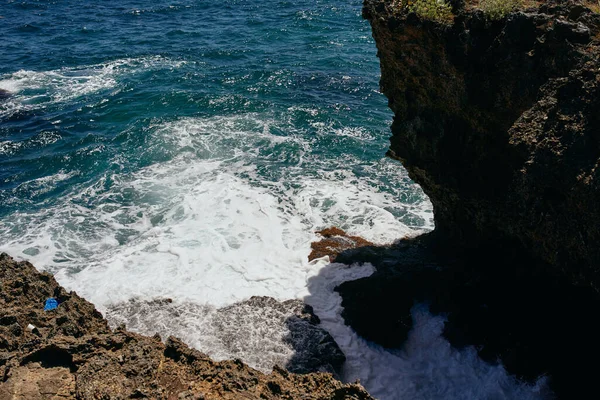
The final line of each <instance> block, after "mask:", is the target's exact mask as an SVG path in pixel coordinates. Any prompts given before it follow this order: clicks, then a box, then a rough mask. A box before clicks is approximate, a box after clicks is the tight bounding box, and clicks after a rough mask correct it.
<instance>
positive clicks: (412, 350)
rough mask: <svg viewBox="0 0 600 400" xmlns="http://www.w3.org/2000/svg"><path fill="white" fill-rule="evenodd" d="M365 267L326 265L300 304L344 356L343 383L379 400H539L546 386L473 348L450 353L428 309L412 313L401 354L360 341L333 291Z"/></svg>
mask: <svg viewBox="0 0 600 400" xmlns="http://www.w3.org/2000/svg"><path fill="white" fill-rule="evenodd" d="M373 271H374V268H373V267H372V266H370V265H369V264H364V265H353V266H350V267H348V266H346V265H343V264H329V265H326V266H324V267H323V268H322V269H321V270H320V271H319V274H318V275H315V276H313V277H311V278H310V279H309V281H308V289H309V292H310V294H309V295H308V296H307V297H306V298H305V302H306V303H308V304H310V305H312V306H313V307H314V310H315V313H316V314H317V315H319V317H320V318H321V324H322V326H323V327H324V328H325V329H327V330H328V331H329V333H331V335H332V336H333V337H334V339H335V340H336V342H337V343H338V345H339V346H340V348H341V349H342V350H343V351H344V353H345V354H346V363H345V366H344V379H345V380H346V381H348V382H352V381H355V380H356V379H360V381H361V383H362V384H363V385H364V386H365V387H367V388H368V389H369V391H370V392H371V393H372V394H373V395H374V396H375V397H377V398H379V399H415V400H416V399H423V400H425V399H456V400H458V399H490V400H491V399H494V400H501V399H506V400H508V399H520V400H521V399H523V400H524V399H532V400H533V399H544V398H549V396H548V389H547V386H546V383H545V380H543V379H542V380H540V381H539V382H538V383H537V384H536V385H525V384H522V383H519V382H517V381H516V380H515V379H514V378H512V377H511V376H509V375H507V373H506V371H505V370H504V368H503V367H502V366H501V365H496V366H492V365H489V364H487V363H485V362H483V361H482V360H481V359H479V358H478V357H477V352H476V351H475V349H474V348H467V349H465V350H462V351H459V350H456V349H453V348H452V347H451V346H450V344H449V343H448V342H447V341H446V340H445V339H444V338H443V337H442V336H441V333H442V330H443V325H444V319H443V318H442V317H433V316H431V314H429V312H428V310H427V307H425V306H423V305H415V306H414V307H413V309H412V314H413V321H414V327H413V330H412V331H411V332H410V334H409V337H408V340H407V342H406V343H405V345H404V347H403V348H402V349H401V350H396V351H389V350H386V349H384V348H382V347H381V346H378V345H376V344H373V343H369V342H367V341H365V340H364V339H362V338H361V337H359V336H358V335H357V334H356V333H355V332H354V331H353V330H352V329H351V328H350V327H348V326H347V325H345V324H344V320H343V318H342V316H341V312H342V307H341V297H340V295H339V294H338V293H337V292H335V291H334V290H333V289H334V288H335V287H336V286H337V285H339V284H340V283H342V282H344V281H348V280H355V279H359V278H362V277H366V276H369V275H370V274H371V273H372V272H373Z"/></svg>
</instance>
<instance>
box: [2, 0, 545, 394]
mask: <svg viewBox="0 0 600 400" xmlns="http://www.w3.org/2000/svg"><path fill="white" fill-rule="evenodd" d="M360 13H361V2H360V0H352V1H342V0H323V1H319V0H312V1H309V0H299V1H258V0H247V1H242V0H224V1H214V0H209V1H199V0H195V1H194V0H180V1H165V0H158V1H152V2H150V1H145V2H144V1H129V0H124V1H123V0H120V1H114V0H106V1H102V2H81V1H74V0H64V1H4V2H2V3H1V4H0V17H1V18H0V36H1V40H0V90H1V91H0V95H1V96H0V251H6V252H8V253H9V254H11V255H13V256H15V257H18V258H24V259H28V260H31V261H32V262H33V263H34V264H35V265H36V266H37V267H38V268H40V269H45V270H48V271H50V272H52V273H54V274H55V276H56V278H57V279H58V281H59V282H60V283H61V284H63V285H64V286H66V287H67V288H69V289H75V290H77V292H78V293H79V294H80V295H83V296H85V297H86V298H87V299H89V300H90V301H92V302H94V304H95V305H96V306H97V307H98V308H99V309H100V310H101V311H103V312H104V311H106V310H109V309H111V307H113V306H114V305H115V304H122V303H123V302H126V301H128V300H130V299H141V300H150V299H153V298H157V297H170V298H172V299H173V300H174V304H176V305H178V307H183V308H185V307H187V309H188V312H187V314H186V315H187V318H188V320H186V321H183V322H180V323H178V324H172V325H169V321H165V329H167V330H168V329H169V326H171V327H172V329H175V328H174V326H175V325H177V326H180V330H176V331H173V332H172V333H173V334H176V335H178V336H181V337H182V338H183V339H184V340H185V341H186V342H187V343H189V344H191V345H193V346H195V347H197V348H199V349H201V350H203V351H205V352H207V353H209V354H211V355H212V356H213V357H215V358H229V357H244V354H245V355H246V356H247V357H246V361H247V362H250V363H251V365H253V366H255V367H257V368H261V369H263V370H268V369H269V368H270V364H269V359H264V357H263V359H261V354H253V355H250V356H248V354H247V353H244V354H237V353H228V352H227V351H228V350H223V349H221V348H220V347H219V345H217V344H215V341H214V338H213V336H214V335H212V334H211V331H210V327H207V326H206V324H203V321H206V320H207V317H206V315H199V313H200V311H198V310H203V311H202V312H204V313H210V311H207V310H209V308H210V307H221V306H226V305H229V304H232V303H234V302H236V301H240V300H244V299H247V298H248V297H250V296H252V295H268V296H273V297H275V298H277V299H280V300H285V299H289V298H302V299H304V300H305V301H306V302H308V303H310V304H312V305H313V306H314V307H315V310H316V311H317V313H318V314H319V315H320V316H321V320H322V321H323V326H324V327H325V328H326V329H328V330H329V331H330V332H331V333H332V335H333V336H334V338H335V339H336V340H337V341H338V343H340V346H341V348H342V350H344V352H345V353H346V355H347V357H348V362H347V365H346V367H345V371H344V373H343V376H342V378H343V379H345V380H347V381H351V380H354V379H357V378H360V379H361V381H362V382H363V383H364V384H365V386H367V388H368V389H369V390H370V391H371V392H372V393H374V394H375V395H377V396H378V397H379V398H382V399H396V398H415V399H417V398H422V399H433V398H436V399H459V398H465V397H464V396H465V395H468V396H472V397H471V398H490V399H492V398H493V399H505V398H507V399H508V398H538V397H537V393H538V389H539V388H537V387H533V388H532V387H526V386H522V385H520V384H518V383H517V382H515V381H514V380H513V379H512V378H510V377H507V376H506V374H505V373H504V371H503V369H502V367H501V366H488V365H486V364H484V363H482V362H481V361H479V360H478V359H477V357H476V355H475V352H474V351H472V350H468V351H463V352H458V351H454V350H451V349H450V348H449V346H448V344H447V342H445V341H444V340H443V339H441V338H440V337H439V331H440V330H441V326H442V325H441V324H443V320H442V319H441V318H439V317H436V318H432V317H431V316H428V314H427V313H426V311H424V310H421V309H418V310H417V311H416V312H415V315H416V316H417V318H418V321H416V322H418V323H417V326H418V327H419V328H418V329H417V330H416V331H415V333H414V334H413V336H412V338H411V339H410V340H409V343H408V345H407V349H405V352H389V351H387V350H384V349H382V348H379V347H378V346H375V345H373V344H370V343H367V342H365V341H363V340H362V339H360V338H359V337H357V336H356V335H355V334H354V333H353V332H352V331H351V330H350V329H349V328H348V327H346V326H345V325H344V324H343V320H342V319H341V317H340V306H339V301H340V299H339V296H337V294H335V293H334V292H333V287H335V285H336V284H339V283H340V282H342V281H343V280H346V279H356V278H359V277H361V276H366V275H368V274H370V273H372V271H373V270H372V267H370V266H368V265H365V266H356V267H355V268H354V269H348V268H345V267H343V266H339V265H328V262H327V260H320V261H317V262H313V263H309V262H308V260H307V256H308V254H309V252H310V242H311V241H312V240H315V239H316V235H315V233H314V232H315V231H316V230H318V229H322V228H325V227H328V226H332V225H335V226H339V227H341V228H343V229H346V230H348V231H349V232H350V233H352V234H359V235H362V236H364V237H366V238H367V239H370V240H372V241H375V242H378V243H387V242H390V241H393V240H395V239H398V238H401V237H404V236H406V235H414V234H416V233H417V232H419V231H421V230H428V229H431V228H432V226H433V222H432V213H431V205H430V203H429V202H428V200H427V199H426V198H425V196H424V195H423V193H422V192H421V190H420V189H419V188H418V187H417V186H416V185H415V184H414V183H412V182H411V181H410V180H409V178H408V176H407V174H406V172H405V171H404V170H403V168H402V167H401V166H400V165H399V164H398V163H397V162H395V161H392V160H389V159H387V158H385V157H384V154H385V151H386V149H387V146H388V136H389V125H390V124H391V118H392V114H391V112H390V111H389V110H388V109H387V103H386V99H385V98H384V97H383V95H381V94H380V93H379V92H378V80H379V64H378V59H377V58H376V48H375V45H374V43H373V40H372V38H371V33H370V28H369V26H368V24H367V23H366V22H365V21H363V20H362V19H361V16H360ZM207 307H208V308H207ZM193 310H196V311H193ZM158 315H159V314H157V317H156V318H159V317H158ZM156 323H157V322H156V321H153V326H154V325H156ZM142 325H143V324H142ZM181 327H183V328H181ZM138 329H140V330H141V331H144V328H143V326H140V324H138ZM213 333H214V332H213ZM211 335H212V336H211ZM280 347H281V346H280ZM257 360H258V361H257ZM467 398H468V397H467Z"/></svg>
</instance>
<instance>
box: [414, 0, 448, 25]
mask: <svg viewBox="0 0 600 400" xmlns="http://www.w3.org/2000/svg"><path fill="white" fill-rule="evenodd" d="M405 4H406V8H407V9H408V11H410V12H414V13H415V14H417V15H418V16H419V17H420V18H422V19H427V20H431V21H436V22H442V23H444V22H450V21H452V17H453V14H452V6H450V4H448V3H446V1H445V0H408V1H407V2H406V3H405Z"/></svg>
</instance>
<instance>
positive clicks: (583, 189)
mask: <svg viewBox="0 0 600 400" xmlns="http://www.w3.org/2000/svg"><path fill="white" fill-rule="evenodd" d="M364 16H365V17H366V18H367V19H369V21H370V22H371V25H372V28H373V36H374V38H375V41H376V43H377V48H378V55H379V57H380V60H381V89H382V91H383V93H384V94H385V95H386V96H387V97H388V99H389V105H390V108H391V109H392V110H393V111H394V114H395V117H394V122H393V125H392V133H393V136H392V138H391V146H390V151H389V155H390V156H392V157H394V158H397V159H399V160H400V161H402V163H403V165H404V166H405V167H406V169H407V170H408V172H409V174H410V176H411V178H412V179H413V180H414V181H416V182H417V183H419V184H420V185H421V186H422V187H423V189H424V191H425V192H426V193H427V195H428V196H429V198H430V199H431V201H432V203H433V206H434V213H435V222H436V232H437V234H438V235H439V236H440V237H443V239H444V241H445V242H446V243H448V244H450V245H452V246H458V247H460V248H465V249H469V248H471V249H473V248H477V249H481V248H490V249H491V248H496V249H498V248H502V247H509V248H510V249H512V250H511V251H516V252H519V251H525V252H526V253H528V254H531V255H532V256H533V257H534V258H536V259H539V260H541V261H543V262H545V263H547V264H549V265H551V266H552V267H554V268H553V269H554V271H560V272H563V273H566V274H567V275H568V276H569V277H570V278H571V279H572V281H573V282H576V283H578V284H582V285H591V286H593V287H594V288H596V289H597V288H599V287H600V275H599V274H598V270H599V269H600V245H599V244H598V243H600V224H599V223H598V222H600V211H599V210H600V208H599V207H598V206H597V205H598V204H600V190H599V189H600V188H599V186H598V185H599V183H598V182H599V179H600V175H599V174H600V172H599V171H598V170H597V168H596V167H597V165H598V163H599V162H600V124H599V118H600V117H599V111H600V107H599V106H600V100H599V99H600V83H599V80H600V70H599V68H598V66H599V65H600V63H599V61H598V60H599V54H600V51H599V46H598V42H599V39H600V36H599V32H600V16H599V15H598V14H595V13H593V12H591V11H590V10H589V9H587V8H586V7H584V6H581V5H578V4H575V3H560V4H559V3H558V2H557V3H554V2H548V3H545V4H542V5H541V6H540V7H539V8H537V9H529V10H524V11H521V12H517V13H513V14H511V15H509V16H508V17H507V18H505V19H503V20H500V21H494V22H492V21H489V20H488V19H486V17H485V15H484V14H483V13H482V12H481V11H477V10H471V11H461V12H459V13H458V15H457V16H456V18H455V20H454V22H453V23H452V24H451V25H449V26H442V25H439V24H436V23H433V22H430V21H421V20H419V19H418V18H417V17H416V16H415V15H414V14H411V15H406V14H403V13H402V12H400V11H398V10H395V9H394V8H393V7H392V6H391V4H390V2H389V1H381V0H367V1H366V2H365V8H364Z"/></svg>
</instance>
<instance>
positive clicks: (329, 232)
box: [308, 227, 373, 262]
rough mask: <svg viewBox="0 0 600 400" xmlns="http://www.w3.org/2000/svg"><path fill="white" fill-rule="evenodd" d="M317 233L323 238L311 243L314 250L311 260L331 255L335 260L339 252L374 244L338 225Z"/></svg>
mask: <svg viewBox="0 0 600 400" xmlns="http://www.w3.org/2000/svg"><path fill="white" fill-rule="evenodd" d="M317 234H319V235H321V236H322V237H323V239H321V240H319V241H318V242H312V243H311V244H310V247H311V249H312V251H311V252H310V254H309V256H308V260H309V261H312V260H314V259H316V258H321V257H324V256H329V260H330V261H331V262H333V261H335V259H336V257H337V256H338V254H340V253H341V252H343V251H345V250H349V249H356V248H359V247H366V246H373V243H371V242H369V241H368V240H365V239H363V238H361V237H360V236H351V235H348V234H347V233H346V232H344V231H343V230H341V229H339V228H336V227H331V228H326V229H323V230H321V231H319V232H317Z"/></svg>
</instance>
